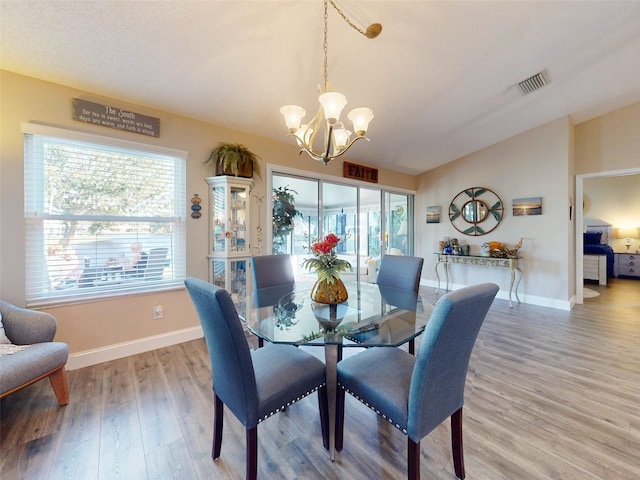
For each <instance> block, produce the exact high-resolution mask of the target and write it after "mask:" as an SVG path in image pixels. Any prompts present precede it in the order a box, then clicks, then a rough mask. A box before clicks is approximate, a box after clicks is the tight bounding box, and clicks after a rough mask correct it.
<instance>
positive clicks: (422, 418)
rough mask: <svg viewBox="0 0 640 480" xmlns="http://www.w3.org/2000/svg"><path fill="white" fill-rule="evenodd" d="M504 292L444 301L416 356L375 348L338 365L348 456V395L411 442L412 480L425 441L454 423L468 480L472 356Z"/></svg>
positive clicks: (467, 292) (457, 463)
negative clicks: (465, 425) (466, 422)
mask: <svg viewBox="0 0 640 480" xmlns="http://www.w3.org/2000/svg"><path fill="white" fill-rule="evenodd" d="M497 293H498V286H497V285H494V284H492V283H484V284H480V285H474V286H471V287H465V288H462V289H460V290H456V291H454V292H450V293H448V294H446V295H444V296H442V297H441V298H440V300H439V301H438V303H436V305H435V308H434V310H433V313H432V315H431V317H430V318H429V322H428V323H427V325H426V328H425V331H424V334H423V335H422V343H421V345H420V350H419V351H418V354H417V355H416V356H413V355H410V354H408V353H407V352H405V351H403V350H400V349H399V348H384V347H374V348H370V349H368V350H365V351H363V352H361V353H358V354H357V355H354V356H352V357H349V358H347V359H345V360H342V361H341V362H339V363H338V385H339V388H338V398H337V412H336V449H337V450H342V446H343V431H344V400H345V391H346V392H349V393H350V394H351V395H353V396H354V397H356V398H357V399H358V400H360V401H361V402H362V403H364V404H365V405H367V406H368V407H370V408H371V409H372V410H374V411H375V412H376V413H378V414H379V415H381V416H382V417H383V418H385V419H387V420H388V421H389V422H390V423H392V424H393V425H394V426H396V427H397V428H398V429H400V430H401V431H402V432H403V433H404V434H405V435H407V437H408V454H407V463H408V469H407V471H408V478H409V480H416V479H419V478H420V440H421V439H422V438H423V437H424V436H426V435H427V434H428V433H429V432H431V431H432V430H433V429H434V428H436V427H437V426H438V425H440V424H441V423H442V422H443V421H445V420H446V419H447V418H449V417H450V418H451V445H452V450H453V464H454V470H455V474H456V476H457V477H458V478H464V477H465V472H464V459H463V453H462V405H463V403H464V387H465V381H466V377H467V369H468V367H469V357H470V356H471V350H472V349H473V346H474V344H475V341H476V338H477V336H478V331H479V330H480V327H481V326H482V322H483V321H484V319H485V317H486V315H487V312H488V310H489V307H490V306H491V303H492V302H493V299H494V298H495V296H496V294H497Z"/></svg>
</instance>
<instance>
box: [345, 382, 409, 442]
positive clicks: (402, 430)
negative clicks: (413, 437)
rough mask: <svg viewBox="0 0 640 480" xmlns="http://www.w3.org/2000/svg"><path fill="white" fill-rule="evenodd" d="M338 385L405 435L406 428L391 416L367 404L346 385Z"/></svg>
mask: <svg viewBox="0 0 640 480" xmlns="http://www.w3.org/2000/svg"><path fill="white" fill-rule="evenodd" d="M340 387H342V389H343V390H344V391H345V392H347V393H348V394H349V395H351V396H352V397H355V398H356V399H357V400H359V401H360V402H361V403H364V404H365V405H366V406H367V407H369V408H370V409H371V410H373V411H374V412H376V413H377V414H378V415H380V416H381V417H382V418H384V419H385V420H387V421H388V422H389V423H390V424H391V425H393V426H394V427H396V428H397V429H398V430H400V431H401V432H402V433H404V434H405V435H407V429H406V428H402V427H401V426H400V424H398V423H396V422H394V421H393V420H392V419H391V418H388V417H387V416H386V415H385V414H384V413H382V412H380V410H378V409H377V408H375V407H373V406H371V405H369V404H368V403H367V402H366V401H365V400H363V399H362V398H360V397H359V396H358V395H356V394H355V393H353V392H352V391H351V390H349V389H348V388H347V387H345V386H344V385H340Z"/></svg>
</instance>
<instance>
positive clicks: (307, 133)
mask: <svg viewBox="0 0 640 480" xmlns="http://www.w3.org/2000/svg"><path fill="white" fill-rule="evenodd" d="M311 135H313V128H309V125H307V124H306V123H305V124H304V125H301V126H300V128H299V129H298V130H297V131H296V132H295V133H294V135H293V136H294V137H296V140H297V141H298V145H300V142H302V143H306V144H307V145H309V143H310V141H311Z"/></svg>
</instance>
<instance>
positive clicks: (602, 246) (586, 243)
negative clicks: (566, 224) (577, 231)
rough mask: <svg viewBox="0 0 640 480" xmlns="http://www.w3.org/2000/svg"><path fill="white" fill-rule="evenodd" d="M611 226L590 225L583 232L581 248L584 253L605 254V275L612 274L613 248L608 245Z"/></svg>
mask: <svg viewBox="0 0 640 480" xmlns="http://www.w3.org/2000/svg"><path fill="white" fill-rule="evenodd" d="M610 230H611V227H609V226H596V227H594V226H590V227H587V231H586V232H585V233H584V238H583V248H584V251H583V253H584V255H605V256H606V259H607V261H606V265H607V266H606V268H607V277H612V276H613V261H614V258H615V257H614V255H613V248H612V247H611V245H609V243H608V242H609V239H610V238H611V235H610Z"/></svg>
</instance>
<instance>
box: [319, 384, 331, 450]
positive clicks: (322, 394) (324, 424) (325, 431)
mask: <svg viewBox="0 0 640 480" xmlns="http://www.w3.org/2000/svg"><path fill="white" fill-rule="evenodd" d="M318 407H319V408H320V427H321V428H322V444H323V445H324V448H326V449H327V450H329V401H328V399H327V387H320V388H319V389H318Z"/></svg>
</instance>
